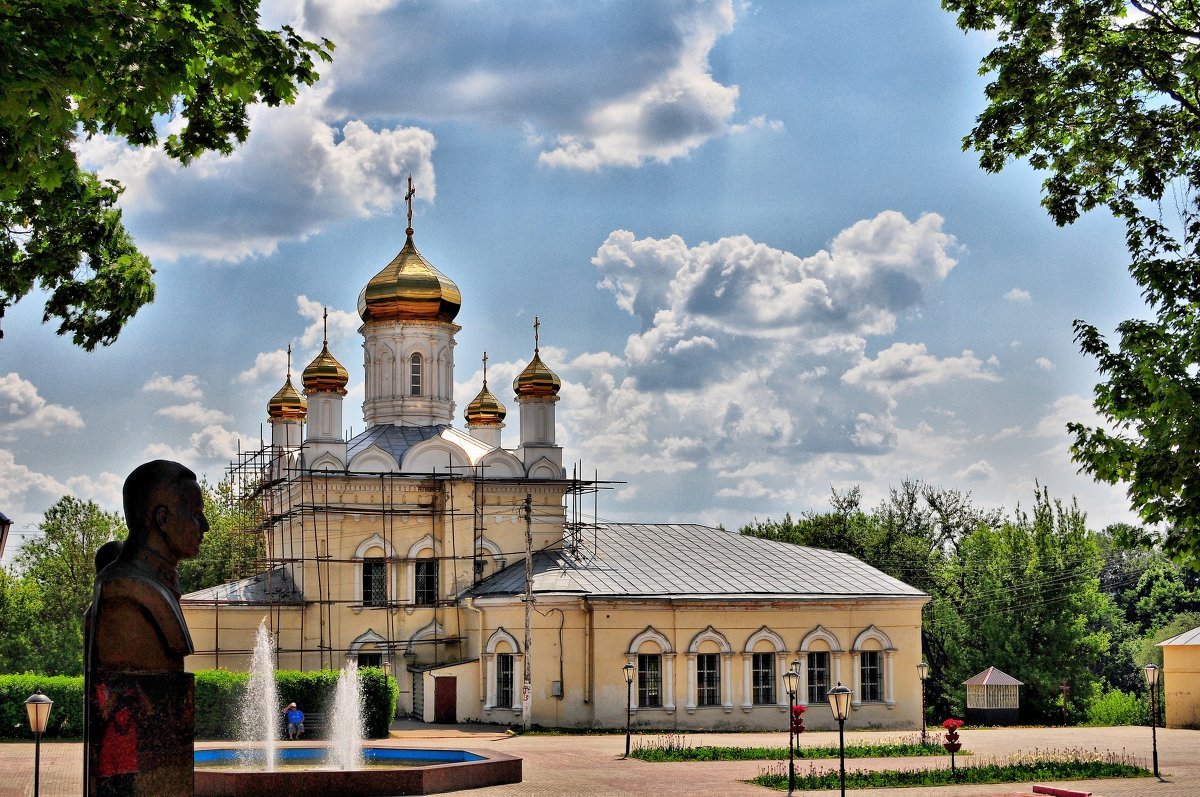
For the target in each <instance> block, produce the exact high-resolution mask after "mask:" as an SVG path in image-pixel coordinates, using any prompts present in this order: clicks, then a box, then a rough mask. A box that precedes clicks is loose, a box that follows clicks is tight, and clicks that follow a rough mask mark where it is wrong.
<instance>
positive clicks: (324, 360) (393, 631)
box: [182, 227, 928, 729]
mask: <svg viewBox="0 0 1200 797" xmlns="http://www.w3.org/2000/svg"><path fill="white" fill-rule="evenodd" d="M407 235H408V238H407V240H406V242H405V244H404V247H403V249H402V250H401V251H400V253H399V254H398V255H397V256H396V257H395V259H393V260H392V261H391V262H390V263H389V264H388V265H387V266H386V267H384V269H383V270H382V271H380V272H379V273H378V274H376V275H375V276H374V277H373V278H372V279H371V280H370V281H369V282H368V284H367V286H366V287H365V288H364V289H363V291H362V294H361V295H360V297H359V302H358V310H359V315H360V317H361V318H362V320H363V325H362V327H361V328H360V330H359V331H360V333H361V334H362V336H363V348H364V351H365V358H364V371H365V385H364V388H365V390H364V395H365V400H364V403H363V414H364V419H365V421H366V425H367V428H366V430H365V431H364V432H362V433H361V434H359V435H357V436H356V437H354V438H353V439H350V440H345V439H343V437H342V433H341V431H340V430H341V429H343V428H344V427H343V425H342V397H343V396H344V395H345V394H346V385H347V384H348V382H349V375H348V373H347V371H346V369H345V368H344V367H343V366H342V365H341V364H340V363H338V362H337V360H336V359H334V357H333V356H332V355H331V354H330V352H329V349H328V347H327V346H326V347H325V348H323V349H322V351H321V353H320V355H318V357H317V358H316V359H315V360H314V361H313V362H312V363H311V364H310V365H309V366H308V367H306V368H305V369H304V371H303V373H302V374H301V380H300V381H301V387H302V390H303V393H301V390H299V389H297V388H296V387H295V385H294V384H293V382H292V375H291V373H290V366H289V373H288V375H287V379H286V381H285V383H284V386H283V387H282V388H281V389H280V390H279V391H278V392H277V393H276V394H275V395H274V396H273V397H272V398H271V400H270V402H269V403H268V415H269V418H270V423H271V444H270V445H269V446H266V447H264V448H263V449H262V450H261V451H257V452H252V453H248V454H246V455H244V456H243V457H242V458H241V459H240V460H239V462H237V463H235V466H234V468H233V469H232V472H233V474H234V476H235V478H236V480H237V487H238V488H239V489H240V490H241V491H242V492H243V493H244V494H245V495H247V496H252V497H253V498H254V499H255V500H256V501H258V502H259V506H260V508H261V515H262V525H261V526H260V527H259V529H257V532H258V533H262V534H263V535H264V536H265V541H266V547H267V551H268V559H269V561H268V562H266V563H265V566H264V568H263V572H262V573H260V574H259V575H257V576H254V577H251V578H247V579H243V580H241V581H237V582H233V583H230V584H224V585H221V586H219V587H215V588H212V589H207V590H202V591H200V592H196V593H192V594H190V595H186V596H184V599H183V601H182V603H183V607H184V614H185V616H186V619H187V622H188V626H189V628H190V629H191V633H192V637H193V640H194V642H195V646H196V651H197V652H196V654H195V655H193V656H192V657H190V659H189V662H188V666H189V669H192V670H197V669H206V668H212V667H224V668H230V669H242V668H246V667H247V666H248V662H249V656H250V648H251V645H252V640H253V638H254V630H255V628H256V627H257V626H258V624H259V623H260V622H261V621H262V620H263V619H264V618H266V619H267V621H268V623H269V624H270V627H271V629H272V630H273V631H274V633H275V635H276V640H277V645H278V649H279V661H278V666H279V667H280V668H285V669H302V670H308V669H318V668H336V667H338V666H340V665H341V664H342V663H344V662H345V661H347V660H354V661H357V663H358V664H359V665H360V666H383V667H386V668H389V669H390V670H391V671H392V672H393V674H395V675H396V676H397V678H398V680H399V682H400V685H401V701H400V709H399V710H400V712H401V713H402V714H412V715H413V716H416V717H418V718H421V719H424V720H426V721H438V722H446V721H449V722H453V721H467V720H479V721H484V722H496V723H504V724H526V723H533V724H539V725H544V726H576V727H580V726H582V727H586V726H617V725H622V724H624V722H625V716H626V702H627V700H628V701H629V702H630V703H631V704H632V707H633V711H634V723H635V725H638V726H643V727H654V728H681V729H682V728H764V729H768V728H769V729H778V728H780V727H782V725H783V723H785V722H786V717H785V716H784V715H785V714H786V711H787V705H788V696H787V695H786V694H785V693H784V691H783V686H782V683H783V679H782V675H783V673H784V672H786V671H787V670H788V669H789V668H790V667H792V666H795V667H796V668H797V671H798V672H799V674H800V687H799V694H798V701H799V702H800V703H802V704H808V705H809V707H810V711H809V713H808V714H807V715H806V719H807V721H808V725H809V726H810V727H814V728H823V727H830V726H831V725H833V722H832V719H831V717H830V711H829V707H828V704H827V703H826V700H825V692H826V691H827V690H828V689H829V687H831V686H833V685H834V684H836V683H839V682H842V683H845V684H846V685H847V686H850V687H851V688H852V689H853V694H854V698H853V706H854V709H855V710H854V711H853V712H852V714H851V717H850V719H849V721H848V725H849V726H850V727H890V728H896V727H901V728H904V727H907V728H913V727H919V726H920V682H919V680H918V678H917V670H916V666H917V663H918V662H919V661H920V660H921V608H922V606H923V605H924V604H925V602H926V601H927V600H928V596H926V595H925V594H923V593H921V592H920V591H918V590H916V589H913V588H912V587H909V586H907V585H905V584H903V583H901V582H899V581H897V580H895V579H893V578H891V577H889V576H886V575H884V574H883V573H881V572H879V571H877V570H875V569H874V568H871V567H869V566H867V565H865V564H864V563H862V562H860V561H858V560H856V559H854V558H853V557H850V556H847V555H844V554H838V553H832V552H829V551H821V550H816V549H810V548H802V547H799V546H793V545H788V544H785V543H780V542H774V541H770V540H761V539H756V538H751V537H744V536H742V535H739V534H736V533H733V532H728V531H725V530H722V529H713V528H708V527H704V526H698V525H677V524H662V525H633V524H613V523H607V524H602V523H595V522H586V521H585V519H584V518H583V516H582V512H581V509H580V507H581V506H582V505H583V504H584V503H586V502H585V501H583V500H582V499H584V498H585V497H586V496H587V495H588V494H590V493H592V492H594V491H595V490H596V489H598V488H599V487H600V484H599V483H597V482H592V481H585V480H581V479H578V478H576V477H574V476H573V475H569V474H567V473H566V472H564V470H563V466H562V462H563V458H562V449H561V448H560V447H559V446H558V445H557V443H556V442H555V438H556V425H555V417H554V410H555V404H556V403H557V401H558V399H559V396H558V393H559V390H560V387H561V383H560V380H559V378H558V377H557V376H556V375H555V374H554V372H553V371H552V370H551V369H550V368H549V367H548V366H547V365H546V364H545V363H544V362H543V361H542V359H541V356H540V352H539V348H538V343H539V342H538V329H537V323H536V321H535V327H534V352H533V358H532V360H531V362H530V363H529V365H528V366H527V367H526V368H525V369H524V371H522V373H521V374H520V375H519V376H518V377H517V378H516V380H515V381H514V384H513V392H514V400H515V401H516V404H517V406H518V408H519V416H520V425H519V435H518V436H519V443H518V444H517V445H516V446H515V447H513V448H505V447H504V446H503V445H502V440H501V435H502V430H503V428H504V419H505V418H506V415H507V411H506V408H505V407H504V405H503V403H502V402H501V401H500V400H499V399H497V398H496V396H495V395H494V394H493V393H492V392H491V389H490V388H489V386H488V384H487V376H486V373H487V372H486V356H485V359H484V366H485V370H484V382H483V385H482V386H481V389H480V391H479V393H478V394H477V395H476V396H475V398H474V399H473V400H472V401H471V402H470V403H469V404H468V406H467V408H466V412H465V421H466V424H465V431H463V430H460V429H457V428H455V427H454V426H453V425H452V424H453V421H454V409H455V402H454V396H453V389H454V345H455V342H454V336H455V333H456V332H457V331H458V330H459V327H458V326H456V325H455V324H454V318H455V316H456V315H457V313H458V310H459V307H460V305H461V301H462V299H461V294H460V292H459V289H458V287H457V286H456V285H455V284H454V282H452V281H451V280H450V279H449V278H448V277H446V276H445V275H444V274H442V273H441V272H440V271H438V270H437V269H436V268H434V267H433V266H432V265H431V264H430V263H429V262H428V261H426V260H425V258H424V257H422V256H421V254H420V253H419V252H418V251H417V249H416V246H415V245H414V242H413V230H412V228H411V227H410V228H409V229H408V230H407ZM527 573H528V575H527ZM527 591H528V594H529V595H530V596H531V598H532V600H530V601H526V599H525V596H526V594H527ZM627 665H630V666H631V667H632V669H631V670H630V673H631V675H632V682H631V683H630V684H629V685H628V686H627V684H626V680H625V671H624V669H623V668H625V667H626V666H627ZM526 687H527V688H526Z"/></svg>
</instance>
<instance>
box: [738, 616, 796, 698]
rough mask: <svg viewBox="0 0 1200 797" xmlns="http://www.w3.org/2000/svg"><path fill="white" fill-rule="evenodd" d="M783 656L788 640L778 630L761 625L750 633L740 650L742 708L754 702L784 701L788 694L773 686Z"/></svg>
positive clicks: (784, 663) (785, 658)
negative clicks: (743, 650) (741, 652)
mask: <svg viewBox="0 0 1200 797" xmlns="http://www.w3.org/2000/svg"><path fill="white" fill-rule="evenodd" d="M786 660H787V644H786V643H785V642H784V641H783V637H781V636H779V634H777V633H775V632H774V631H772V630H771V629H769V628H767V627H766V626H765V625H764V626H763V627H761V628H759V629H758V630H757V631H755V632H754V633H753V634H751V635H750V638H749V639H747V640H746V647H745V652H744V653H743V654H742V684H743V685H742V690H743V693H744V696H743V701H742V709H743V710H744V711H749V710H750V709H751V708H753V707H754V706H779V705H784V706H786V705H787V694H785V693H782V692H783V690H781V689H777V688H776V687H777V686H778V685H779V676H780V673H782V672H784V670H785V669H786V666H787V665H786Z"/></svg>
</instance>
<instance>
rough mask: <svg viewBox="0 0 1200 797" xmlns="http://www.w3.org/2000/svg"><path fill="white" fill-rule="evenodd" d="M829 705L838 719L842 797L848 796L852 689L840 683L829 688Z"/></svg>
mask: <svg viewBox="0 0 1200 797" xmlns="http://www.w3.org/2000/svg"><path fill="white" fill-rule="evenodd" d="M828 698H829V707H830V708H831V709H833V718H834V719H835V720H837V721H838V748H839V750H840V757H841V771H842V778H841V780H842V797H846V717H848V716H850V690H849V689H848V688H847V687H845V686H842V682H841V681H838V685H837V686H835V687H833V688H832V689H830V690H829V694H828Z"/></svg>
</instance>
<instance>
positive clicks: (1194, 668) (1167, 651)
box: [1163, 645, 1200, 728]
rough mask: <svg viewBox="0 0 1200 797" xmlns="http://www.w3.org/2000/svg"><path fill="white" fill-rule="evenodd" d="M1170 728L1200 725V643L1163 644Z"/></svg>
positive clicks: (1164, 695)
mask: <svg viewBox="0 0 1200 797" xmlns="http://www.w3.org/2000/svg"><path fill="white" fill-rule="evenodd" d="M1163 700H1164V702H1165V703H1166V708H1167V727H1168V728H1200V645H1164V646H1163Z"/></svg>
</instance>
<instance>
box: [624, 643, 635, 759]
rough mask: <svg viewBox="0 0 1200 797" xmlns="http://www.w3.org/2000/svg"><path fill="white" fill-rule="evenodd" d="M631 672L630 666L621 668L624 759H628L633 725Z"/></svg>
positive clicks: (632, 669)
mask: <svg viewBox="0 0 1200 797" xmlns="http://www.w3.org/2000/svg"><path fill="white" fill-rule="evenodd" d="M633 671H634V666H633V665H632V664H626V665H625V666H624V667H622V668H621V672H622V674H624V676H625V757H626V758H629V728H630V725H631V724H632V723H633Z"/></svg>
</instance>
